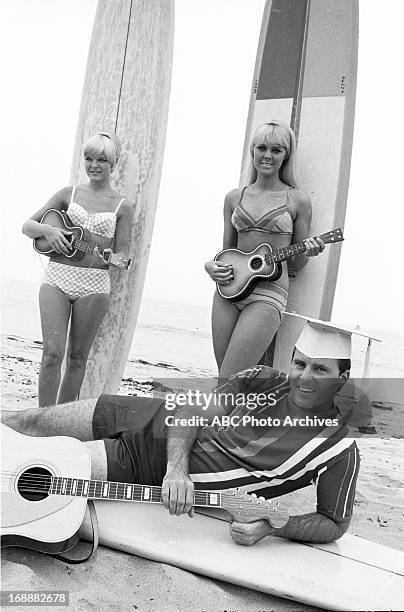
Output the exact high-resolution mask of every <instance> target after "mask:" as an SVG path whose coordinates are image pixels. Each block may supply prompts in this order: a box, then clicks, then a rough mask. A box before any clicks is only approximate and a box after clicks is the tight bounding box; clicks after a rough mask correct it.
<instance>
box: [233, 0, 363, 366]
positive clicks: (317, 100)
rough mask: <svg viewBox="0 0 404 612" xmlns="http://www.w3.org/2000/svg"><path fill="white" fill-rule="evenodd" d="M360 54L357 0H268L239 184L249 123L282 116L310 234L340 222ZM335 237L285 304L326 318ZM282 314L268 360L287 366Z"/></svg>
mask: <svg viewBox="0 0 404 612" xmlns="http://www.w3.org/2000/svg"><path fill="white" fill-rule="evenodd" d="M357 54H358V0H267V2H266V4H265V9H264V15H263V21H262V27H261V34H260V39H259V44H258V51H257V59H256V66H255V71H254V78H253V87H252V93H251V99H250V107H249V113H248V120H247V129H246V136H245V144H244V152H243V162H242V169H241V177H240V185H245V184H246V183H247V176H248V169H249V164H250V155H249V142H250V138H251V134H252V132H253V131H254V129H255V128H256V127H257V126H258V125H260V124H261V123H264V122H265V121H268V120H270V119H281V120H282V121H285V122H286V123H288V124H289V125H290V126H291V127H292V128H293V129H294V131H295V133H296V136H297V141H298V168H297V170H298V176H299V178H300V181H301V188H302V189H303V191H305V192H306V193H307V194H308V195H309V196H310V198H311V200H312V205H313V222H312V228H311V235H313V236H314V235H319V234H321V233H323V231H325V230H326V229H327V228H329V227H343V226H344V220H345V211H346V201H347V195H348V183H349V173H350V162H351V150H352V138H353V125H354V114H355V94H356V72H357ZM340 250H341V247H340V245H338V246H335V247H333V248H332V249H330V248H328V249H326V250H325V251H324V253H322V255H321V256H320V257H316V258H315V259H313V260H310V261H309V262H308V264H307V265H306V266H305V267H304V268H303V269H302V270H300V271H299V272H298V273H297V274H296V276H295V277H294V278H291V279H290V286H289V298H288V305H287V310H289V311H291V312H297V313H300V314H304V315H308V316H312V317H315V318H319V319H325V320H329V319H330V317H331V311H332V305H333V301H334V294H335V287H336V282H337V274H338V265H339V258H340ZM291 319H292V317H285V319H284V321H283V322H282V324H281V327H280V329H279V331H278V333H277V335H276V337H275V339H274V341H273V342H272V344H271V346H270V347H269V349H268V350H267V352H266V354H265V356H264V360H265V363H267V364H272V363H273V364H274V365H275V366H276V367H278V368H280V369H283V370H287V368H288V364H289V363H290V357H291V350H292V348H293V345H294V341H295V339H296V338H297V336H298V335H299V331H300V328H301V323H300V321H296V320H293V321H292V320H291Z"/></svg>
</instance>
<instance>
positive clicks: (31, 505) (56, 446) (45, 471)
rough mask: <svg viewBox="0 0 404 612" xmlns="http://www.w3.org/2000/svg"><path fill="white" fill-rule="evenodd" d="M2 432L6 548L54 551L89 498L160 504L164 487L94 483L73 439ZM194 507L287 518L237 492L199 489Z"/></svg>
mask: <svg viewBox="0 0 404 612" xmlns="http://www.w3.org/2000/svg"><path fill="white" fill-rule="evenodd" d="M1 434H2V467H1V496H2V516H1V545H2V546H22V547H24V548H34V549H36V550H41V551H43V552H52V551H54V550H55V545H56V544H58V543H62V542H65V541H66V542H67V541H69V539H70V538H71V537H72V536H73V534H75V533H76V532H77V530H78V529H79V527H80V525H81V523H82V521H83V519H84V513H85V510H86V504H87V500H90V499H102V500H112V501H122V502H146V503H161V487H157V486H149V485H138V484H129V483H123V482H109V481H101V480H92V479H91V478H90V473H91V465H90V455H89V453H88V450H87V448H86V446H85V444H84V443H83V442H80V441H79V440H76V439H75V438H69V437H63V436H57V437H47V438H39V437H38V438H36V437H30V436H25V435H23V434H20V433H18V432H16V431H14V430H13V429H10V428H9V427H7V426H6V425H4V424H2V426H1ZM194 504H195V506H200V507H205V508H223V509H224V510H227V511H228V512H229V513H230V514H231V515H232V516H233V517H234V518H235V519H236V520H237V521H239V522H246V523H250V522H253V521H257V520H259V519H264V518H265V519H267V520H269V522H270V523H271V525H272V526H273V527H282V526H283V525H285V524H286V523H287V521H288V518H289V514H288V512H287V510H286V509H284V508H282V507H281V506H280V505H279V503H278V502H277V501H276V500H274V499H272V500H265V499H263V498H257V497H256V496H254V495H249V494H247V493H242V492H241V491H238V490H237V489H227V490H223V491H199V490H196V491H195V492H194ZM117 520H119V517H118V516H117Z"/></svg>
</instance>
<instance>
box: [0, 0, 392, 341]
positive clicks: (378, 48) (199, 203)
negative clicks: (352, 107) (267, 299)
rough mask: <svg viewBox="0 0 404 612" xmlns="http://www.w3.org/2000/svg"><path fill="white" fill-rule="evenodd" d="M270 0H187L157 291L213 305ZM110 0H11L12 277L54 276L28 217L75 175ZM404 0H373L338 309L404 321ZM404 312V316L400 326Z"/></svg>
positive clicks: (364, 33) (363, 9) (181, 18)
mask: <svg viewBox="0 0 404 612" xmlns="http://www.w3.org/2000/svg"><path fill="white" fill-rule="evenodd" d="M263 7H264V0H176V29H175V45H174V61H173V74H172V86H171V97H170V111H169V121H168V128H167V141H166V148H165V154H164V167H163V174H162V180H161V187H160V196H159V204H158V209H157V217H156V223H155V229H154V234H153V242H152V249H151V255H150V259H149V266H148V272H147V279H146V283H145V288H144V294H143V295H144V297H152V298H155V297H157V298H158V297H160V298H164V299H168V300H173V301H180V302H190V303H196V304H202V305H209V304H210V302H211V297H212V294H213V283H212V281H211V280H210V279H209V278H208V277H207V275H206V273H205V272H204V269H203V262H205V261H206V260H208V259H211V258H212V257H213V256H214V254H215V253H216V252H217V251H219V250H220V249H221V245H222V230H223V226H222V207H223V199H224V196H225V194H226V193H227V192H228V191H229V190H230V189H232V188H233V187H236V186H237V185H238V180H239V172H240V163H241V154H242V148H243V142H244V131H245V124H246V118H247V111H248V104H249V97H250V88H251V81H252V75H253V69H254V62H255V54H256V47H257V42H258V35H259V29H260V25H261V18H262V11H263ZM95 9H96V0H8V1H7V0H6V1H3V2H2V3H0V18H1V22H2V28H3V31H2V32H1V35H0V44H1V47H2V48H1V53H2V58H3V64H4V66H3V68H2V73H3V87H2V91H3V96H2V105H3V113H2V114H3V122H2V134H3V137H4V134H5V135H6V146H5V147H2V149H3V150H2V170H3V176H4V180H3V186H2V196H3V205H2V247H3V266H2V277H3V278H13V279H21V280H30V281H32V282H37V283H39V282H40V279H41V276H42V273H43V265H45V263H46V262H43V263H42V262H41V260H40V258H39V256H37V255H36V254H34V252H33V250H32V246H31V243H30V240H29V239H27V238H26V237H25V236H23V235H22V234H21V225H22V223H23V222H24V220H25V219H26V218H27V217H29V216H30V215H31V214H32V213H33V212H34V211H35V210H37V209H38V208H39V207H40V206H42V204H43V203H44V202H46V201H47V200H48V199H49V197H50V196H51V195H52V194H53V193H54V192H55V191H57V190H58V189H60V188H61V187H62V186H65V185H66V184H68V180H69V174H70V165H71V161H72V153H73V144H74V139H75V133H76V126H77V121H78V113H79V105H80V97H81V89H82V84H83V79H84V70H85V65H86V60H87V52H88V46H89V41H90V37H91V28H92V23H93V19H94V14H95ZM403 26H404V0H384V3H383V10H382V11H381V10H380V3H379V2H377V1H376V0H360V40H359V66H358V89H357V104H356V119H355V135H354V146H353V159H352V167H351V180H350V189H349V198H348V207H347V216H346V223H345V231H344V235H345V238H346V240H345V242H344V244H343V249H342V256H341V263H340V269H339V277H338V284H337V290H336V295H335V302H334V310H333V317H332V318H333V319H334V320H337V321H339V322H345V323H349V324H352V325H356V324H360V325H361V326H365V327H370V328H374V329H375V328H376V329H382V330H387V331H388V330H390V331H401V333H404V326H403V323H402V314H401V313H402V311H403V289H402V283H401V282H400V281H401V278H402V270H401V266H400V262H401V260H402V256H401V242H402V238H401V228H402V227H403V222H404V212H403V210H404V206H403V204H404V200H403V196H402V189H401V185H400V183H401V180H400V179H401V176H402V173H403V169H402V166H403V140H404V138H403V137H404V127H403V122H402V100H403V99H404V81H403V79H402V58H403V56H404V43H403V36H402V31H403ZM400 326H401V327H400Z"/></svg>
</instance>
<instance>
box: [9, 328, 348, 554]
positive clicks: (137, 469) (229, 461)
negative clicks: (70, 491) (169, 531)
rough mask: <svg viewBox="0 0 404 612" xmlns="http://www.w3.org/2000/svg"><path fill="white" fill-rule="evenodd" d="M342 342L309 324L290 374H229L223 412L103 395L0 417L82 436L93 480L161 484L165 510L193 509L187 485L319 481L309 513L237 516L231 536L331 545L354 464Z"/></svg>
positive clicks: (242, 540)
mask: <svg viewBox="0 0 404 612" xmlns="http://www.w3.org/2000/svg"><path fill="white" fill-rule="evenodd" d="M350 344H351V336H350V332H349V333H347V330H341V329H340V328H339V329H337V330H336V329H335V328H332V326H330V324H321V325H320V324H319V323H318V322H313V321H311V322H307V323H306V325H305V327H304V329H303V331H302V333H301V335H300V336H299V338H298V341H297V342H296V347H295V351H294V354H293V358H292V363H291V366H290V372H289V375H288V376H286V375H285V374H282V373H280V372H278V371H276V370H274V369H272V368H269V367H264V366H257V367H254V368H252V369H250V370H246V371H244V372H241V373H239V374H237V375H236V376H234V377H232V378H231V379H230V380H229V382H228V383H226V385H224V386H223V387H221V388H220V389H218V390H217V393H218V394H219V393H220V394H223V395H225V396H226V398H228V397H229V396H231V400H232V401H231V402H230V404H231V405H230V406H228V407H224V408H223V405H221V410H220V411H218V410H217V407H215V408H214V409H210V408H207V407H206V405H205V406H197V405H195V402H193V404H192V405H190V404H189V403H188V405H184V406H183V405H181V406H179V405H177V409H176V412H175V414H174V413H173V412H172V411H171V406H169V405H168V404H167V402H166V401H162V400H161V399H159V400H157V399H152V398H144V397H126V396H119V395H102V396H101V397H100V398H99V399H98V400H97V399H91V400H81V401H76V402H72V403H69V404H63V405H58V406H52V407H49V408H33V409H29V410H25V411H20V412H6V413H3V416H2V420H3V422H4V423H5V424H6V425H8V426H9V427H11V428H13V429H15V430H17V431H19V432H20V433H23V434H26V435H29V436H56V435H67V436H72V437H75V438H78V439H80V440H82V441H85V442H86V444H87V446H88V450H89V452H90V455H91V462H92V467H91V478H93V479H99V480H110V481H117V482H130V483H138V484H148V485H160V484H161V483H162V485H163V486H162V501H163V504H164V506H165V507H166V508H167V509H168V510H169V512H170V513H171V514H177V515H179V514H182V513H188V514H189V515H190V516H193V499H194V488H195V489H203V490H219V489H228V488H232V487H242V488H243V490H245V491H247V492H250V493H258V494H259V495H260V496H261V495H263V496H265V497H266V498H273V497H279V496H282V495H284V494H286V493H289V492H291V491H294V490H297V489H300V488H302V487H306V486H308V485H309V484H313V483H315V484H316V486H317V509H316V512H312V513H309V514H302V515H299V516H291V517H290V518H289V520H288V522H287V524H286V525H285V526H284V527H281V528H274V527H273V526H272V525H271V524H270V522H269V521H267V520H265V519H263V520H258V521H255V522H252V523H239V522H236V521H233V522H232V523H231V525H230V535H231V537H232V538H233V540H234V541H235V542H236V543H237V544H242V545H251V544H255V543H256V542H258V541H259V540H261V539H262V538H264V537H265V536H267V535H272V536H278V537H282V538H289V539H293V540H300V541H305V542H331V541H333V540H336V539H338V538H340V537H341V536H342V535H343V534H344V533H345V532H346V530H347V529H348V527H349V524H350V520H351V516H352V509H353V504H354V496H355V488H356V480H357V476H358V471H359V452H358V449H357V446H356V443H355V441H354V440H352V439H350V438H349V437H348V427H347V425H346V424H345V423H344V422H343V419H342V418H341V415H340V414H339V412H338V409H337V408H336V406H335V405H334V397H335V395H336V393H337V392H338V391H339V390H340V389H341V388H342V387H343V385H344V384H345V382H346V381H347V379H348V378H349V370H350V365H351V362H350ZM240 397H241V398H242V400H243V401H240ZM201 425H202V426H201Z"/></svg>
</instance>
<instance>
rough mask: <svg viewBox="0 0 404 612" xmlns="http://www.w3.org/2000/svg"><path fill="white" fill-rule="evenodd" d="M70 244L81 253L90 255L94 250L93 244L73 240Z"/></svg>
mask: <svg viewBox="0 0 404 612" xmlns="http://www.w3.org/2000/svg"><path fill="white" fill-rule="evenodd" d="M71 244H72V247H73V248H75V249H78V250H79V251H83V253H89V254H90V255H92V254H93V253H94V249H95V248H96V245H95V244H91V243H90V242H84V240H76V239H74V240H73V241H72V243H71Z"/></svg>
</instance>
